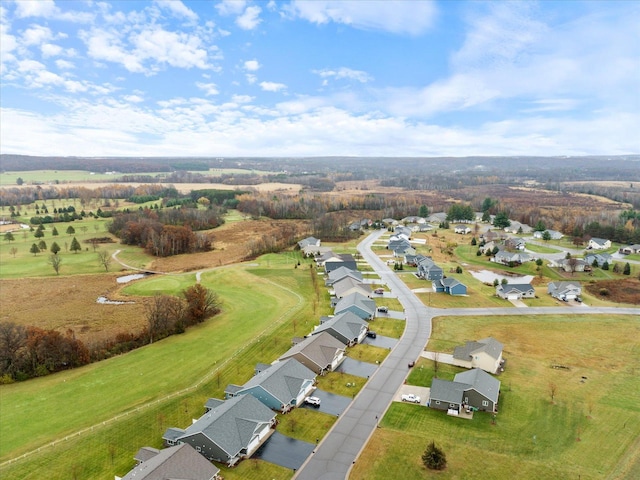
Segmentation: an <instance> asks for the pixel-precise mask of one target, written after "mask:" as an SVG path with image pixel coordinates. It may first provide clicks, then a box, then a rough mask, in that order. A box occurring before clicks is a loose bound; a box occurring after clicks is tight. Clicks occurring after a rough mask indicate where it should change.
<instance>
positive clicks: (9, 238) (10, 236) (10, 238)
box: [4, 232, 15, 243]
mask: <svg viewBox="0 0 640 480" xmlns="http://www.w3.org/2000/svg"><path fill="white" fill-rule="evenodd" d="M4 239H5V240H6V241H7V242H9V243H11V242H13V241H14V240H15V237H14V236H13V233H11V232H7V233H5V234H4Z"/></svg>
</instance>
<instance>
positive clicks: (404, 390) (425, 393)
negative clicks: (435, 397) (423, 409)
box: [393, 384, 431, 406]
mask: <svg viewBox="0 0 640 480" xmlns="http://www.w3.org/2000/svg"><path fill="white" fill-rule="evenodd" d="M409 393H413V394H414V395H417V396H418V397H420V405H423V406H426V405H427V401H428V400H429V394H430V393H431V389H430V388H429V387H416V386H414V385H406V384H405V385H402V386H401V387H400V388H399V389H398V391H397V392H396V394H395V395H394V396H393V401H394V402H402V395H407V394H409ZM414 405H418V404H417V403H416V404H414Z"/></svg>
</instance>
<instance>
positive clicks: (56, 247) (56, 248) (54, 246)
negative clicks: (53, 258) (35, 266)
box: [51, 242, 60, 255]
mask: <svg viewBox="0 0 640 480" xmlns="http://www.w3.org/2000/svg"><path fill="white" fill-rule="evenodd" d="M59 251H60V245H58V244H57V243H56V242H53V243H52V244H51V253H53V254H54V255H57V254H58V252H59Z"/></svg>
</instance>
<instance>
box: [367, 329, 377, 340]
mask: <svg viewBox="0 0 640 480" xmlns="http://www.w3.org/2000/svg"><path fill="white" fill-rule="evenodd" d="M377 336H378V334H377V333H376V332H374V331H373V330H369V331H368V332H367V337H370V338H376V337H377Z"/></svg>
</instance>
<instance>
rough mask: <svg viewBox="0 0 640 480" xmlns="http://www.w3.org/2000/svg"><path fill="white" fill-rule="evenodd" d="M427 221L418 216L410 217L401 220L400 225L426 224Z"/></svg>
mask: <svg viewBox="0 0 640 480" xmlns="http://www.w3.org/2000/svg"><path fill="white" fill-rule="evenodd" d="M425 222H426V220H425V219H424V218H423V217H418V216H416V215H409V216H408V217H404V218H403V219H402V220H400V223H404V224H405V225H406V224H408V223H425Z"/></svg>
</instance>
